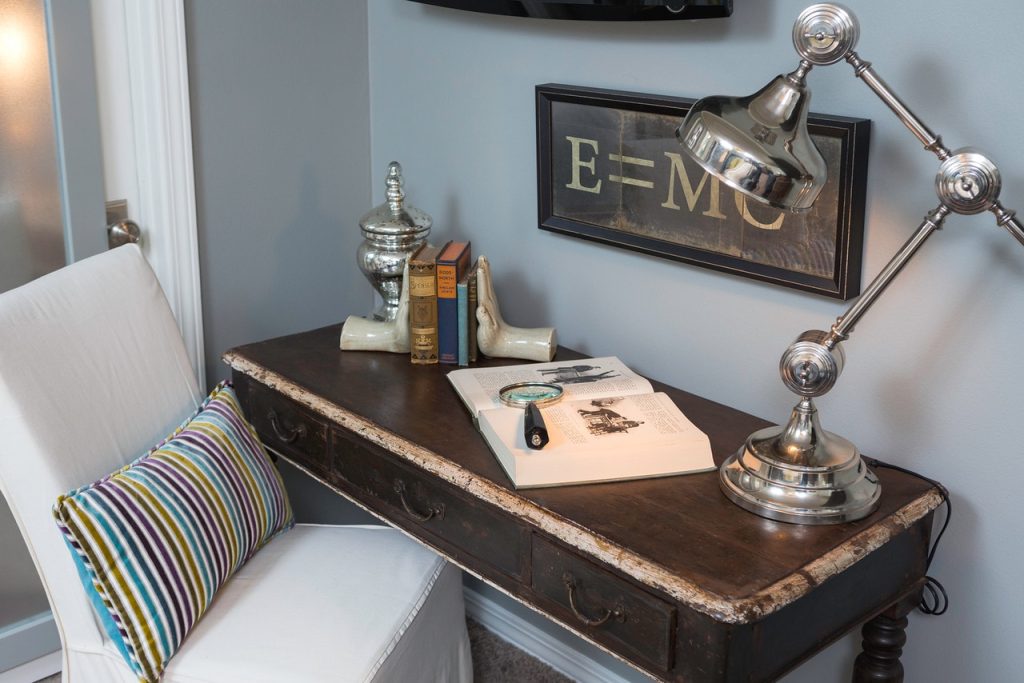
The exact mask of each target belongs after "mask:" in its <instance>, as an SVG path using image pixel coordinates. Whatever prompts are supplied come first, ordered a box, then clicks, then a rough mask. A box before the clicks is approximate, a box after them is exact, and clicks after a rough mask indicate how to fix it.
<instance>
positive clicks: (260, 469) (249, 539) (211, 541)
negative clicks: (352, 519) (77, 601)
mask: <svg viewBox="0 0 1024 683" xmlns="http://www.w3.org/2000/svg"><path fill="white" fill-rule="evenodd" d="M53 514H54V517H56V519H57V526H58V527H59V528H60V531H61V533H63V534H64V538H65V540H66V541H67V543H68V546H69V548H70V549H71V555H72V557H73V558H74V559H75V563H76V564H77V565H78V569H79V574H80V576H81V577H82V582H83V584H84V585H85V588H86V591H87V592H88V593H89V594H90V599H91V600H92V601H93V605H94V606H95V607H96V611H97V613H98V615H99V616H100V618H101V620H102V621H103V622H104V626H105V627H106V630H107V632H108V634H109V635H110V636H111V638H112V640H113V641H114V643H115V644H116V645H117V647H118V649H119V650H120V651H121V654H122V655H123V656H124V658H125V660H126V661H127V662H128V664H129V665H130V666H131V667H132V669H133V670H134V671H135V673H136V675H138V676H139V678H140V679H141V680H144V681H156V680H158V679H159V678H160V675H161V673H162V672H163V670H164V667H165V666H166V665H167V661H168V660H169V659H170V658H171V657H172V656H173V655H174V653H175V652H176V651H177V650H178V648H179V646H180V645H181V643H182V641H183V640H184V639H185V636H186V635H187V634H188V632H189V630H190V629H191V628H192V627H193V626H194V625H195V624H196V622H197V621H198V620H199V618H200V617H201V616H202V615H203V613H204V612H205V611H206V609H207V607H209V606H210V602H211V601H212V600H213V598H214V595H215V594H216V592H217V589H218V588H220V587H221V586H222V585H224V583H225V582H226V581H227V580H228V578H230V577H231V575H232V574H233V573H234V572H235V571H236V570H237V569H238V568H239V567H241V566H242V565H243V564H244V563H245V562H246V560H248V559H249V558H250V557H252V555H253V554H254V553H255V552H256V551H257V550H259V549H260V548H261V547H262V546H263V545H265V544H266V543H267V542H268V541H269V540H270V539H272V538H273V537H274V536H275V535H277V534H278V533H280V532H282V531H284V530H286V529H289V528H291V526H292V525H293V524H294V520H293V517H292V510H291V506H290V504H289V502H288V497H287V495H286V493H285V490H284V485H283V483H282V482H281V477H280V475H279V474H278V472H277V470H276V469H275V468H274V466H273V464H272V463H271V462H270V459H269V458H268V457H267V453H266V451H265V450H264V448H263V446H262V444H260V442H259V439H258V437H257V436H256V432H255V430H254V429H253V428H252V426H251V425H249V423H248V422H246V421H245V418H244V417H243V416H242V412H241V409H240V407H239V405H238V399H237V397H236V396H235V393H234V391H233V390H232V389H231V386H230V385H229V384H228V383H226V382H224V383H221V384H220V385H218V386H217V388H216V389H214V390H213V393H211V394H210V396H209V397H208V398H207V399H206V400H205V401H204V402H203V405H202V406H200V408H199V410H198V411H197V412H196V414H195V415H194V416H193V417H192V418H190V419H189V420H187V421H186V422H185V423H184V424H182V425H181V426H180V427H179V428H178V429H177V430H175V432H174V433H173V434H171V436H169V437H168V438H167V439H165V440H164V441H163V442H161V443H160V444H159V445H157V446H156V447H155V448H153V450H151V451H149V452H148V453H146V454H145V455H143V456H142V457H140V458H139V459H138V460H135V461H134V462H132V463H130V464H128V465H126V466H125V467H123V468H121V469H120V470H118V471H117V472H114V473H113V474H111V475H110V476H108V477H106V478H104V479H101V480H100V481H98V482H95V483H93V484H90V485H88V486H85V487H82V488H80V489H77V490H75V491H72V492H70V493H68V494H67V495H64V496H60V497H59V498H58V499H57V503H56V505H54V508H53Z"/></svg>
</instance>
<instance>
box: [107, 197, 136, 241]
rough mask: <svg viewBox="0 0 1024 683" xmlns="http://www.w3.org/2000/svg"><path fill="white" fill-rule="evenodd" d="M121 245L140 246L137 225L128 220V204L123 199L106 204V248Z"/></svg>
mask: <svg viewBox="0 0 1024 683" xmlns="http://www.w3.org/2000/svg"><path fill="white" fill-rule="evenodd" d="M122 244H138V245H140V246H141V244H142V231H141V230H140V229H139V224H138V223H136V222H135V221H133V220H131V219H130V218H128V202H126V201H125V200H123V199H118V200H116V201H112V202H107V248H108V249H113V248H114V247H120V246H121V245H122Z"/></svg>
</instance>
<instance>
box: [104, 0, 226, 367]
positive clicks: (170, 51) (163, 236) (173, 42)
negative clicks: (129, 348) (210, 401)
mask: <svg viewBox="0 0 1024 683" xmlns="http://www.w3.org/2000/svg"><path fill="white" fill-rule="evenodd" d="M93 3H94V8H93V11H94V13H97V12H98V13H99V14H100V15H107V20H109V19H111V18H112V20H110V21H109V25H107V26H99V27H97V33H98V34H99V33H103V34H104V35H102V36H100V35H97V36H96V40H97V41H99V40H104V41H110V42H111V44H109V45H102V46H99V47H98V48H97V50H103V49H106V50H111V51H112V52H113V54H115V55H121V56H124V59H125V61H126V65H127V80H128V83H127V88H125V87H124V84H122V83H119V84H117V85H119V86H121V87H103V84H101V87H100V94H101V98H102V101H101V104H100V106H101V108H103V107H120V108H122V111H123V110H124V109H127V118H128V119H129V120H130V128H131V132H130V135H124V136H123V137H122V135H121V133H118V136H117V137H118V139H116V140H115V139H104V141H103V146H104V154H105V156H107V157H111V156H114V157H117V155H114V154H111V150H112V147H114V146H116V145H119V144H121V145H127V147H123V148H122V149H123V150H124V151H125V152H127V154H122V155H120V158H122V159H125V161H123V162H122V163H125V164H127V165H128V166H130V167H131V168H130V169H128V170H127V171H125V170H122V173H129V174H131V173H134V175H135V182H134V183H131V185H132V186H133V187H132V189H131V190H130V191H128V193H135V194H136V196H134V197H131V196H128V197H124V198H126V199H128V212H129V216H130V218H131V219H132V220H134V221H135V222H136V223H138V224H139V226H140V227H141V228H142V234H143V251H144V252H145V254H146V256H147V258H148V259H149V262H150V264H151V265H152V266H153V270H154V271H155V272H156V275H157V278H158V279H159V280H160V284H161V285H162V286H163V289H164V293H165V294H166V295H167V300H168V302H169V303H170V306H171V310H172V311H173V313H174V317H175V318H176V319H177V321H178V325H179V327H180V328H181V332H182V336H183V337H184V339H185V346H186V348H187V350H188V354H189V358H190V360H191V361H192V366H193V368H195V371H196V375H197V377H198V378H199V384H200V386H201V387H202V386H205V384H206V379H205V360H204V355H203V354H204V349H203V313H202V299H201V290H200V274H199V242H198V236H197V225H196V199H195V174H194V168H193V160H192V119H191V110H190V104H189V90H188V60H187V50H186V41H185V6H184V2H183V0H93ZM100 5H101V6H100ZM100 21H105V19H102V18H101V19H100ZM99 61H102V60H98V62H99ZM100 72H101V73H100V78H101V80H102V79H103V77H104V74H103V67H100ZM123 73H124V69H122V70H121V75H123ZM111 98H116V101H113V102H112V101H110V100H111ZM108 132H109V131H108ZM123 132H124V133H127V131H123ZM132 148H133V149H132ZM120 198H121V197H108V199H120Z"/></svg>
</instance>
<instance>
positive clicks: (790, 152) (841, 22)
mask: <svg viewBox="0 0 1024 683" xmlns="http://www.w3.org/2000/svg"><path fill="white" fill-rule="evenodd" d="M859 33H860V27H859V25H858V23H857V19H856V17H855V16H854V15H853V13H852V12H850V10H848V9H846V8H845V7H843V6H841V5H837V4H831V3H823V4H818V5H812V6H811V7H808V8H807V9H805V10H804V11H803V12H802V13H801V14H800V16H799V17H798V18H797V20H796V24H795V25H794V26H793V45H794V46H795V48H796V51H797V53H798V54H799V55H800V58H801V59H800V65H799V66H798V67H797V68H796V70H795V71H793V72H792V73H790V74H787V75H785V76H781V75H780V76H777V77H776V78H775V79H774V80H772V81H771V82H770V83H769V84H768V85H766V86H765V87H764V88H762V89H761V90H758V91H757V92H756V93H754V94H753V95H750V96H749V97H707V98H704V99H702V100H699V101H698V102H696V103H695V104H694V105H693V108H692V109H691V110H690V112H689V114H687V116H686V119H685V120H684V121H683V123H682V125H681V126H680V127H679V129H678V130H677V131H676V136H677V137H678V139H679V141H680V143H681V144H682V145H683V147H684V148H685V149H686V150H687V152H688V153H689V154H690V155H691V156H692V157H693V158H694V160H695V161H697V163H699V164H700V165H701V166H703V167H704V169H705V170H707V171H708V172H709V173H711V174H713V175H715V176H717V177H718V178H719V179H721V180H722V181H723V182H725V183H726V184H727V185H729V186H730V187H732V188H734V189H736V190H739V191H740V192H742V193H744V194H745V195H747V196H749V197H752V198H754V199H756V200H758V201H760V202H763V203H765V204H768V205H770V206H774V207H776V208H779V209H787V210H789V211H796V212H799V211H805V210H807V209H808V208H809V207H810V206H811V205H812V204H813V203H814V200H815V199H816V198H817V196H818V193H819V192H820V191H821V188H822V186H824V184H825V176H826V171H825V163H824V160H823V159H822V157H821V154H820V153H819V152H818V150H817V148H816V147H815V145H814V142H813V141H812V140H811V137H810V134H809V133H808V131H807V110H808V105H809V102H810V99H811V93H810V90H809V89H808V88H807V83H806V76H807V73H808V72H809V71H810V70H811V68H813V67H814V66H815V65H821V66H824V65H828V64H834V63H836V62H838V61H839V60H842V59H845V60H846V61H847V62H848V63H849V64H850V65H851V66H852V67H853V72H854V74H855V75H856V76H857V77H858V78H860V79H861V80H862V81H864V83H866V84H867V86H868V87H869V88H871V90H873V91H874V93H875V94H876V95H878V97H879V98H881V99H882V101H883V102H885V104H886V105H888V107H889V108H890V109H891V110H892V111H893V113H895V114H896V116H897V117H898V118H899V119H900V121H902V122H903V123H904V124H905V125H906V127H907V128H909V129H910V132H911V133H913V134H914V136H915V137H917V139H918V140H920V141H921V143H922V144H924V148H925V149H926V150H928V151H930V152H932V153H933V154H935V156H937V157H938V158H939V161H940V162H941V163H940V165H939V171H938V175H937V176H936V178H935V189H936V192H937V193H938V197H939V204H938V206H937V207H935V208H934V209H933V210H932V211H931V212H929V213H928V214H927V215H926V216H925V219H924V221H923V222H922V223H921V224H920V226H919V227H918V228H917V231H916V232H915V233H914V234H913V235H912V236H911V237H910V239H909V240H908V241H907V242H906V244H904V245H903V247H902V248H901V249H900V250H899V251H898V252H897V253H896V255H895V256H894V257H893V258H892V260H891V261H889V263H888V264H887V265H886V266H885V268H883V269H882V272H880V273H879V274H878V276H877V277H876V278H875V279H874V281H872V282H871V284H870V285H868V287H867V288H866V289H865V290H864V292H863V294H861V296H860V297H859V298H858V299H857V300H856V301H855V302H854V303H853V304H852V305H851V306H850V308H849V309H848V310H847V311H846V312H845V313H844V314H843V315H841V316H840V317H839V318H838V319H837V320H836V322H835V323H834V324H833V325H832V327H831V329H830V330H829V331H828V332H825V331H822V330H811V331H808V332H804V333H803V334H802V335H800V336H799V337H798V338H797V340H796V341H795V342H793V344H792V345H790V347H789V348H788V349H787V350H786V352H785V353H784V354H783V355H782V360H781V361H780V363H779V371H780V373H781V375H782V381H783V382H784V383H785V385H786V386H787V387H788V388H789V389H790V390H791V391H793V392H794V393H795V394H797V395H798V396H799V397H800V401H799V403H797V405H796V407H795V408H794V409H793V413H792V415H791V416H790V418H789V422H787V423H786V424H785V425H784V426H776V427H769V428H767V429H762V430H760V431H757V432H755V433H753V434H751V435H750V436H749V437H748V438H747V441H746V444H745V445H744V446H743V448H741V449H740V450H739V451H738V452H737V453H736V454H735V455H733V456H731V457H730V458H729V459H728V460H726V462H725V463H723V465H722V468H721V470H720V484H721V487H722V490H723V491H724V492H725V494H726V495H727V496H728V497H729V498H730V499H731V500H732V501H733V502H734V503H736V504H737V505H739V506H741V507H743V508H745V509H747V510H749V511H751V512H753V513H756V514H758V515H761V516H763V517H768V518H770V519H776V520H780V521H784V522H795V523H799V524H835V523H840V522H846V521H851V520H855V519H860V518H861V517H865V516H866V515H868V514H870V513H871V512H873V511H874V510H875V508H876V507H877V506H878V500H879V496H880V494H881V487H880V485H879V483H878V479H877V478H876V477H875V475H874V473H873V472H872V471H871V470H870V469H869V468H868V467H867V465H865V463H864V461H863V460H862V459H861V457H860V453H859V452H858V450H857V448H856V446H854V445H853V444H852V443H850V442H849V441H847V440H846V439H843V438H842V437H840V436H837V435H835V434H833V433H831V432H827V431H825V430H823V429H822V428H821V424H820V422H819V421H818V413H817V409H816V408H815V406H814V400H813V399H814V398H815V397H817V396H822V395H823V394H825V393H826V392H828V390H829V389H831V388H832V386H833V385H834V384H835V382H836V380H837V379H838V378H839V374H840V373H841V372H842V370H843V362H844V352H843V347H842V342H843V341H845V340H846V339H847V338H848V337H849V336H850V333H851V332H853V328H854V326H855V325H856V324H857V322H858V321H859V320H860V319H861V317H862V316H863V315H864V314H865V313H866V312H867V310H868V309H869V308H870V307H871V305H872V304H873V303H874V302H875V301H876V300H877V299H878V297H879V296H881V294H882V292H884V291H885V289H886V287H888V286H889V284H890V283H891V282H892V281H893V279H894V278H895V277H896V275H897V274H899V272H900V270H902V268H903V266H904V265H906V263H907V262H908V261H909V260H910V259H911V257H913V256H914V254H915V253H916V252H917V250H918V249H919V248H920V247H921V245H922V244H924V242H925V240H926V239H928V237H929V236H930V235H931V234H932V233H933V232H935V231H936V230H938V229H939V228H940V227H942V224H943V221H944V220H945V218H946V216H947V215H949V214H950V213H951V212H953V213H959V214H975V213H980V212H982V211H991V212H992V213H993V214H995V217H996V223H998V224H999V225H1001V226H1003V227H1004V228H1006V229H1007V230H1008V231H1009V232H1010V234H1011V235H1013V236H1014V237H1015V238H1016V239H1017V241H1018V242H1020V243H1021V245H1024V228H1022V226H1021V224H1020V222H1019V221H1018V220H1017V219H1016V218H1015V216H1014V212H1013V211H1010V210H1008V209H1006V208H1004V207H1003V206H1002V205H1001V204H1000V203H999V190H1000V186H1001V180H1000V176H999V169H998V168H996V165H995V164H994V163H993V162H992V161H991V160H990V159H989V158H988V157H986V156H984V155H982V154H981V153H979V152H977V151H976V150H973V149H970V148H963V149H958V150H955V151H952V152H951V151H949V150H948V149H946V147H944V146H943V144H942V140H941V138H940V137H939V136H938V135H935V134H934V133H933V132H932V131H931V130H929V129H928V127H927V126H925V124H924V123H922V122H921V120H920V119H918V118H917V116H915V115H914V113H913V112H911V111H910V109H908V108H907V106H906V105H905V104H903V102H902V101H900V99H899V98H898V97H897V96H896V95H895V94H894V93H893V91H892V90H891V89H890V88H889V86H888V85H887V84H886V83H885V81H883V80H882V79H881V78H880V77H879V76H878V75H877V74H876V73H875V71H874V69H872V67H871V64H870V62H867V61H864V60H862V59H861V58H860V57H859V56H858V55H857V53H856V52H854V47H855V45H856V43H857V38H858V36H859Z"/></svg>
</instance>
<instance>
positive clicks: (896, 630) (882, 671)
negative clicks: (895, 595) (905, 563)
mask: <svg viewBox="0 0 1024 683" xmlns="http://www.w3.org/2000/svg"><path fill="white" fill-rule="evenodd" d="M919 598H920V594H919V593H918V592H916V591H915V592H914V593H912V594H911V595H910V596H909V597H906V598H903V599H902V600H900V601H899V602H897V603H896V604H894V605H893V606H892V607H890V608H889V609H887V610H885V611H884V612H882V613H881V614H879V615H878V616H877V617H875V618H874V619H872V620H870V621H868V622H867V623H866V624H864V628H863V629H862V630H861V634H862V635H863V636H864V640H863V641H862V643H861V647H863V651H862V652H861V653H860V654H859V655H857V660H856V661H855V662H854V663H853V683H902V682H903V664H902V663H901V662H900V655H902V654H903V646H904V645H906V643H907V632H906V629H907V615H908V614H910V612H911V610H913V609H914V607H916V606H917V603H918V600H919Z"/></svg>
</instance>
